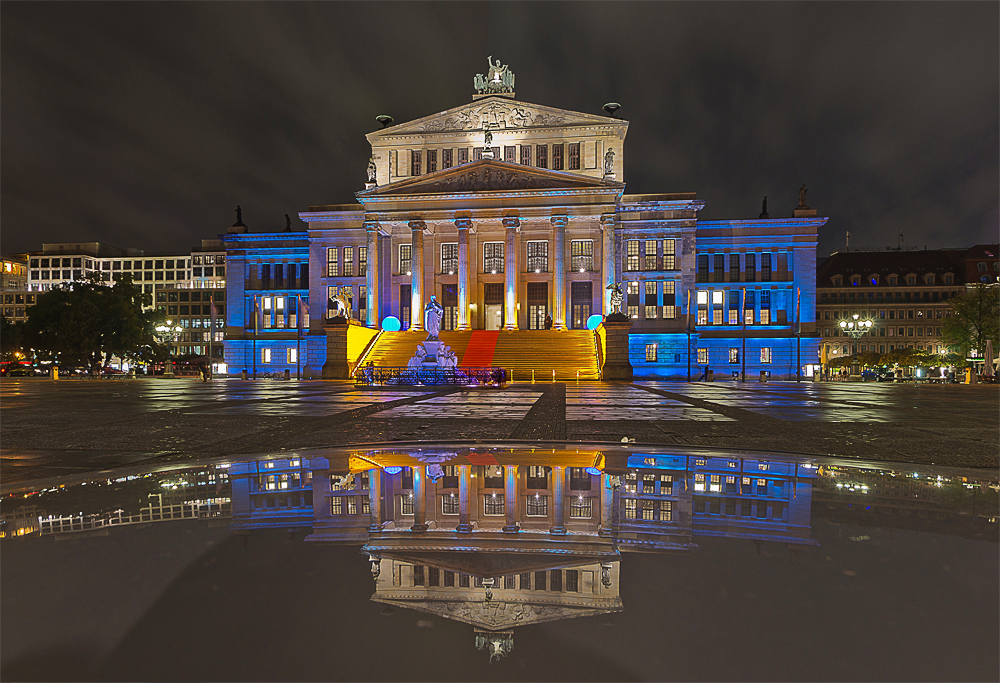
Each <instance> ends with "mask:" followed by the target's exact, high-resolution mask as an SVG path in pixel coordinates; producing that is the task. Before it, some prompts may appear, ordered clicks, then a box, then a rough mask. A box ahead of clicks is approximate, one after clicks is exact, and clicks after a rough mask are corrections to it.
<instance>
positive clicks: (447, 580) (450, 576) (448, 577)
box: [444, 570, 455, 587]
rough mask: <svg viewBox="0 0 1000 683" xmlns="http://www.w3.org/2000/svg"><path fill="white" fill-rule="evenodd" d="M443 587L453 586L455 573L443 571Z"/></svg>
mask: <svg viewBox="0 0 1000 683" xmlns="http://www.w3.org/2000/svg"><path fill="white" fill-rule="evenodd" d="M444 585H445V586H451V587H454V586H455V572H450V571H448V570H445V572H444Z"/></svg>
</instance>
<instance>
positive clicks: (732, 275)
mask: <svg viewBox="0 0 1000 683" xmlns="http://www.w3.org/2000/svg"><path fill="white" fill-rule="evenodd" d="M729 281H730V282H739V281H740V255H739V254H730V255H729Z"/></svg>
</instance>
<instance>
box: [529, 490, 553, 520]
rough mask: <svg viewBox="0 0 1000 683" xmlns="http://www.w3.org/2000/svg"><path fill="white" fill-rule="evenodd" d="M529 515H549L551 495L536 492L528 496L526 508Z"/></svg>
mask: <svg viewBox="0 0 1000 683" xmlns="http://www.w3.org/2000/svg"><path fill="white" fill-rule="evenodd" d="M525 512H527V514H528V517H547V516H548V514H549V497H548V496H542V495H538V494H535V495H534V496H528V499H527V505H526V510H525Z"/></svg>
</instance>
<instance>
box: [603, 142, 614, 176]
mask: <svg viewBox="0 0 1000 683" xmlns="http://www.w3.org/2000/svg"><path fill="white" fill-rule="evenodd" d="M614 174H615V151H614V150H613V149H611V148H608V151H607V152H605V153H604V175H606V176H613V175H614Z"/></svg>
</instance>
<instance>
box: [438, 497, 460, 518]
mask: <svg viewBox="0 0 1000 683" xmlns="http://www.w3.org/2000/svg"><path fill="white" fill-rule="evenodd" d="M441 514H444V515H457V514H458V496H456V495H455V494H454V493H451V494H448V495H447V496H444V497H443V498H441Z"/></svg>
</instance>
